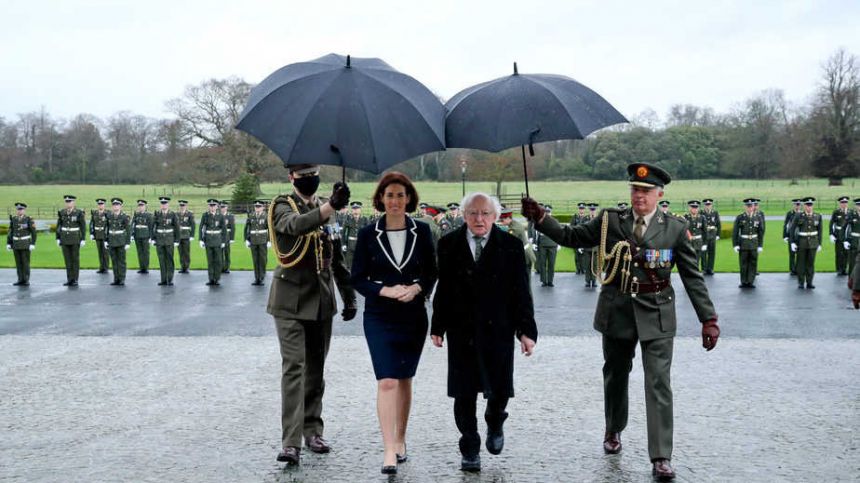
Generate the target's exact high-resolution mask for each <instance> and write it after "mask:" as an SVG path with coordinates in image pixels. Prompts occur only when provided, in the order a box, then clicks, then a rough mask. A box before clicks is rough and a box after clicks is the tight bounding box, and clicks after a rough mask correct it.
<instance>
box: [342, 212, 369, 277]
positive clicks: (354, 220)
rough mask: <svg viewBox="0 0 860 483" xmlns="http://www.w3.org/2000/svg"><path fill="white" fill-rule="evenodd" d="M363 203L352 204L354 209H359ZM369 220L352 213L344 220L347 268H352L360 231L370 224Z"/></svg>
mask: <svg viewBox="0 0 860 483" xmlns="http://www.w3.org/2000/svg"><path fill="white" fill-rule="evenodd" d="M359 208H361V205H359V204H357V203H353V204H352V209H354V210H355V209H359ZM369 222H370V221H369V220H368V219H367V217H364V216H360V215H359V216H357V217H356V216H355V215H354V214H352V213H350V214H349V215H348V216H347V217H346V220H344V222H343V234H342V236H341V239H342V241H343V245H342V246H343V248H345V249H346V250H345V251H344V255H345V256H344V262H345V263H346V268H349V269H352V256H353V255H354V254H355V244H356V242H357V240H358V231H359V230H361V229H362V228H364V227H365V226H367V225H368V224H369Z"/></svg>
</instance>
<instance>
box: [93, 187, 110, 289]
mask: <svg viewBox="0 0 860 483" xmlns="http://www.w3.org/2000/svg"><path fill="white" fill-rule="evenodd" d="M96 202H97V203H99V202H100V204H101V203H104V202H105V200H103V199H98V200H96ZM107 214H108V212H107V211H105V210H101V211H99V210H90V239H91V240H93V241H95V243H96V251H97V252H98V254H99V270H98V273H107V271H108V268H110V256H109V254H108V249H107V248H105V239H106V238H107V234H106V233H105V230H106V229H107Z"/></svg>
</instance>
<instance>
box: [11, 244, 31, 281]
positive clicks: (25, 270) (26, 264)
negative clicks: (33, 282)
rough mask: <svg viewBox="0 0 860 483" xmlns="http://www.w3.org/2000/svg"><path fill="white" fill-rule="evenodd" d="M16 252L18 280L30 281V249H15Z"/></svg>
mask: <svg viewBox="0 0 860 483" xmlns="http://www.w3.org/2000/svg"><path fill="white" fill-rule="evenodd" d="M13 251H14V254H15V268H16V269H17V270H18V282H19V283H30V249H29V248H25V249H23V250H18V249H16V250H13Z"/></svg>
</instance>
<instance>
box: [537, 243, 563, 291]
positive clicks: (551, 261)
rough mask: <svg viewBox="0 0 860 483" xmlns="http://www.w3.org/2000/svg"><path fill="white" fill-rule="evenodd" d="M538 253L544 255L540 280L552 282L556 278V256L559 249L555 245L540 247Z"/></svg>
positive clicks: (541, 258)
mask: <svg viewBox="0 0 860 483" xmlns="http://www.w3.org/2000/svg"><path fill="white" fill-rule="evenodd" d="M538 253H540V254H541V255H542V256H541V257H540V260H541V268H540V281H541V282H543V283H547V284H549V283H552V281H553V279H554V278H555V257H556V254H557V253H558V251H557V250H556V248H555V247H550V248H538Z"/></svg>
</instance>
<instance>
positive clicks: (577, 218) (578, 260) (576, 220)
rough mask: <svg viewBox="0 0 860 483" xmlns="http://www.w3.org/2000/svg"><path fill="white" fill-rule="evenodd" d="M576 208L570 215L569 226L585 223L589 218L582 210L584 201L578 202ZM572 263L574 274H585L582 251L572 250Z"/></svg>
mask: <svg viewBox="0 0 860 483" xmlns="http://www.w3.org/2000/svg"><path fill="white" fill-rule="evenodd" d="M578 208H579V213H576V214H574V215H573V216H571V217H570V226H577V225H581V224H583V223H585V222H587V221H588V220H590V219H591V218H590V217H589V216H588V215H587V214H586V213H585V211H584V209H585V204H584V203H580V204H579V206H578ZM573 263H574V268H576V274H577V275H583V274H585V265H586V261H585V256H584V254H583V253H580V250H574V251H573ZM590 269H591V267H589V270H590Z"/></svg>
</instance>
